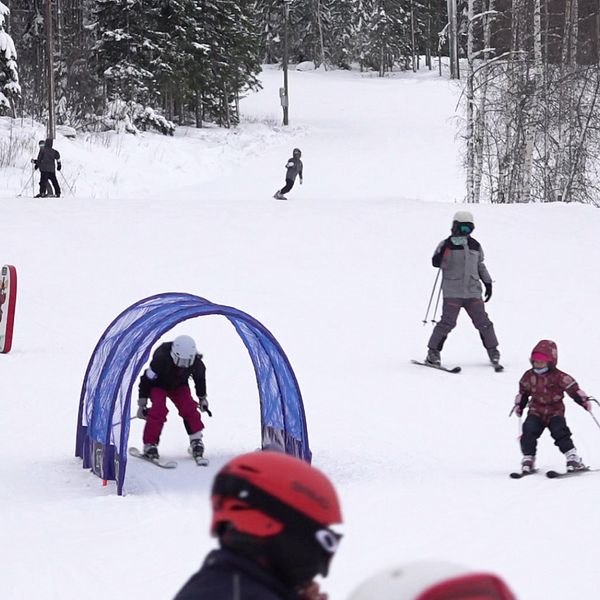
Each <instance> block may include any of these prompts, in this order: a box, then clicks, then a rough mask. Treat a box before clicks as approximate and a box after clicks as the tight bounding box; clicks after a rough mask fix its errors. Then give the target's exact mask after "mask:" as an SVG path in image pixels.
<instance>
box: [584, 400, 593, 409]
mask: <svg viewBox="0 0 600 600" xmlns="http://www.w3.org/2000/svg"><path fill="white" fill-rule="evenodd" d="M581 406H583V408H585V410H587V411H588V412H590V411H591V410H592V403H591V402H590V401H589V400H583V401H582V403H581Z"/></svg>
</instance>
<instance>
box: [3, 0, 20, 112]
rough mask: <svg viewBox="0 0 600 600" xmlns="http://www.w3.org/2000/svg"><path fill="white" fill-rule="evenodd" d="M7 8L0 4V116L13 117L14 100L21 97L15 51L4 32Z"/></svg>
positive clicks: (11, 41) (9, 38)
mask: <svg viewBox="0 0 600 600" xmlns="http://www.w3.org/2000/svg"><path fill="white" fill-rule="evenodd" d="M9 12H10V11H9V10H8V7H7V6H6V5H4V4H3V3H2V2H0V114H4V115H6V114H9V115H11V116H13V117H14V116H16V115H15V100H16V99H17V98H19V97H20V96H21V86H20V85H19V74H18V71H17V51H16V49H15V44H14V42H13V40H12V37H10V35H8V33H7V32H6V30H5V22H6V17H7V16H8V13H9Z"/></svg>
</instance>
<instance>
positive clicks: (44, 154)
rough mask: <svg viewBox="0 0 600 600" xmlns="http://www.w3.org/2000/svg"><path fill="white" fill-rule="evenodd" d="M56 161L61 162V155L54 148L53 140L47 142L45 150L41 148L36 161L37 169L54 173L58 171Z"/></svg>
mask: <svg viewBox="0 0 600 600" xmlns="http://www.w3.org/2000/svg"><path fill="white" fill-rule="evenodd" d="M56 161H59V162H60V154H59V153H58V152H57V151H56V150H54V149H53V148H52V140H50V139H48V140H46V143H45V144H44V147H43V148H40V151H39V153H38V156H37V159H36V161H35V162H36V165H37V168H38V169H39V170H40V171H46V172H49V173H54V171H55V169H56V164H55V163H56Z"/></svg>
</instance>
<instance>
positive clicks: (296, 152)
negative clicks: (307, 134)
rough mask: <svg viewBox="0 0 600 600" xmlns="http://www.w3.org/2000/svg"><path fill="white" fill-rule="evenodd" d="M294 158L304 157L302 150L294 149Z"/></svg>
mask: <svg viewBox="0 0 600 600" xmlns="http://www.w3.org/2000/svg"><path fill="white" fill-rule="evenodd" d="M292 155H293V156H297V157H298V158H300V157H301V156H302V152H301V150H300V148H294V151H293V152H292Z"/></svg>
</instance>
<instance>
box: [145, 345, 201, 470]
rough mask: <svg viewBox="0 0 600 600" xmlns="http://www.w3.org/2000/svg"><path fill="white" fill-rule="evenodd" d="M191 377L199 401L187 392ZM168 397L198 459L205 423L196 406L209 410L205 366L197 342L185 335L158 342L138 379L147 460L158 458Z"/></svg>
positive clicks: (193, 454)
mask: <svg viewBox="0 0 600 600" xmlns="http://www.w3.org/2000/svg"><path fill="white" fill-rule="evenodd" d="M190 377H191V378H192V379H193V380H194V385H195V388H196V394H197V396H198V403H196V402H195V401H194V399H193V398H192V394H191V392H190V387H189V385H188V379H189V378H190ZM167 398H170V399H171V401H172V402H173V404H175V406H176V407H177V409H178V411H179V415H180V416H181V418H182V419H183V421H184V424H185V428H186V430H187V432H188V435H189V437H190V447H189V451H190V454H192V456H193V457H194V459H196V461H198V459H200V458H202V456H203V454H204V444H203V442H202V430H203V429H204V424H203V423H202V418H201V417H200V413H199V412H198V408H199V409H200V411H201V412H209V408H208V400H207V397H206V367H205V366H204V363H203V362H202V355H201V354H198V351H197V350H196V342H194V340H193V339H192V338H191V337H190V336H188V335H180V336H178V337H176V338H175V339H174V340H173V342H165V343H164V344H161V345H160V346H159V347H158V348H157V349H156V351H155V352H154V354H153V355H152V360H151V362H150V366H149V367H148V368H147V369H146V370H145V371H144V372H143V374H142V376H141V378H140V384H139V398H138V412H137V416H138V417H139V418H140V419H145V420H146V425H145V427H144V434H143V441H144V454H145V456H146V457H148V458H150V459H158V458H159V454H158V443H159V440H160V434H161V433H162V429H163V426H164V424H165V422H166V420H167V414H168V413H169V411H168V409H167ZM148 400H150V403H151V406H150V408H148ZM209 414H210V413H209Z"/></svg>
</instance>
